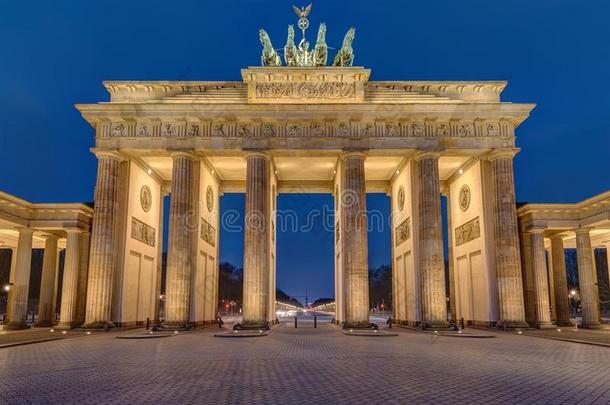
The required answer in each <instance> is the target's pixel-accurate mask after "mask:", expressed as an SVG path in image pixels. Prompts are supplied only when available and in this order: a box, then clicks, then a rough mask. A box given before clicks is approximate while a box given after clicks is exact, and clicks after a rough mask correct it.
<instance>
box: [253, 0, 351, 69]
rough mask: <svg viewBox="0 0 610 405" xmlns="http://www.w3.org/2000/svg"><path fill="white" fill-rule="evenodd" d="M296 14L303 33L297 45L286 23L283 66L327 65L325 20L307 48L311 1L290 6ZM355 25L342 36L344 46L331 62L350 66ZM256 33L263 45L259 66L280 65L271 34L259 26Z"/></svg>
mask: <svg viewBox="0 0 610 405" xmlns="http://www.w3.org/2000/svg"><path fill="white" fill-rule="evenodd" d="M292 7H293V9H294V11H295V13H296V14H297V15H298V16H299V23H298V26H299V28H300V29H301V31H302V33H303V38H302V39H301V41H300V42H299V45H298V46H297V45H296V44H295V42H294V26H292V25H289V26H288V37H287V38H286V45H284V61H285V64H286V66H292V67H294V66H297V67H300V66H326V64H327V61H328V45H327V44H326V24H325V23H321V24H320V28H319V29H318V38H317V39H316V45H315V46H314V49H313V50H309V41H307V39H306V37H305V31H306V30H307V28H308V27H309V20H307V15H308V14H309V12H310V11H311V4H310V5H309V6H307V7H301V8H298V7H296V6H292ZM355 33H356V29H355V28H353V27H352V28H350V29H349V31H347V34H346V35H345V38H344V39H343V46H342V47H341V49H340V50H339V52H338V53H337V55H336V56H335V59H334V60H333V66H352V64H353V63H354V50H353V49H352V43H353V41H354V35H355ZM259 36H260V40H261V44H262V45H263V52H262V55H261V65H262V66H282V60H281V58H280V56H279V55H278V53H277V52H276V50H275V49H274V48H273V45H272V44H271V38H269V35H268V34H267V32H266V31H265V30H264V29H262V28H261V29H260V31H259Z"/></svg>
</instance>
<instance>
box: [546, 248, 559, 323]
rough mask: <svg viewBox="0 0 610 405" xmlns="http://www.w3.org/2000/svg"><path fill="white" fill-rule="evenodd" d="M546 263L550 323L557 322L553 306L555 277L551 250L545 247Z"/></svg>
mask: <svg viewBox="0 0 610 405" xmlns="http://www.w3.org/2000/svg"><path fill="white" fill-rule="evenodd" d="M545 251H546V261H547V269H548V271H547V274H548V277H549V304H550V305H551V322H552V323H555V322H557V305H556V304H555V282H554V281H553V280H554V279H555V277H554V276H553V254H552V252H551V248H550V247H549V248H548V249H547V248H546V247H545Z"/></svg>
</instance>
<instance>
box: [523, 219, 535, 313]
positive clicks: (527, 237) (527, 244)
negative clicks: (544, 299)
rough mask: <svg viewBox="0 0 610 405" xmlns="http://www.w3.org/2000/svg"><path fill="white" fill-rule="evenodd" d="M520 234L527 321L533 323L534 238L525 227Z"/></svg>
mask: <svg viewBox="0 0 610 405" xmlns="http://www.w3.org/2000/svg"><path fill="white" fill-rule="evenodd" d="M520 236H521V237H520V240H521V269H522V272H521V274H522V277H523V298H524V305H525V321H526V322H527V323H528V324H532V325H533V324H534V323H535V322H536V293H535V289H534V265H533V263H532V238H531V234H530V233H529V232H528V231H526V230H523V229H521V234H520Z"/></svg>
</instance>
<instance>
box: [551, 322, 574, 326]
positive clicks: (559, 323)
mask: <svg viewBox="0 0 610 405" xmlns="http://www.w3.org/2000/svg"><path fill="white" fill-rule="evenodd" d="M555 325H557V326H574V325H575V324H574V322H572V321H556V322H555Z"/></svg>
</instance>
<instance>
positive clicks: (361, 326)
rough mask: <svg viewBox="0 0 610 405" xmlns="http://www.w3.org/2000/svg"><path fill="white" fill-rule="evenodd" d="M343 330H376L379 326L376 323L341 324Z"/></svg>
mask: <svg viewBox="0 0 610 405" xmlns="http://www.w3.org/2000/svg"><path fill="white" fill-rule="evenodd" d="M343 329H370V330H377V329H379V326H377V324H376V323H373V322H369V321H362V322H343Z"/></svg>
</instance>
